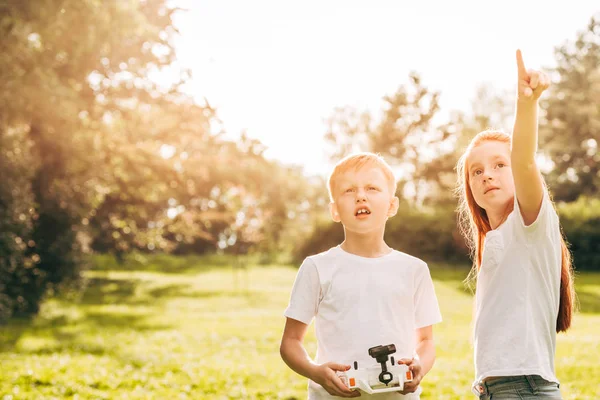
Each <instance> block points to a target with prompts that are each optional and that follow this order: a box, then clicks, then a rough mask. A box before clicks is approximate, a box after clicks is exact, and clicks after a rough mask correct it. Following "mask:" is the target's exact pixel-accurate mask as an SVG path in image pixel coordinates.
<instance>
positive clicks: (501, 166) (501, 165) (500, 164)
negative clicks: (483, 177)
mask: <svg viewBox="0 0 600 400" xmlns="http://www.w3.org/2000/svg"><path fill="white" fill-rule="evenodd" d="M503 167H506V164H504V163H498V168H503Z"/></svg>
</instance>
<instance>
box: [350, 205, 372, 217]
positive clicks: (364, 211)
mask: <svg viewBox="0 0 600 400" xmlns="http://www.w3.org/2000/svg"><path fill="white" fill-rule="evenodd" d="M369 214H371V211H370V210H369V209H368V208H367V207H361V208H359V209H358V210H356V212H355V213H354V216H355V217H358V216H359V215H369Z"/></svg>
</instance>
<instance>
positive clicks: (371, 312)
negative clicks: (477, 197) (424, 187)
mask: <svg viewBox="0 0 600 400" xmlns="http://www.w3.org/2000/svg"><path fill="white" fill-rule="evenodd" d="M395 192H396V180H395V178H394V174H393V172H392V170H391V168H390V166H389V165H388V164H387V163H386V162H385V161H384V160H383V159H382V158H381V157H379V156H378V155H376V154H373V153H358V154H354V155H350V156H348V157H346V158H344V159H343V160H341V161H340V162H339V163H338V164H337V165H336V166H335V168H334V170H333V172H332V173H331V176H330V177H329V195H330V199H331V203H330V212H331V217H332V218H333V220H334V221H335V222H341V223H342V225H343V227H344V235H345V239H344V242H343V243H342V244H341V245H339V246H337V247H334V248H331V249H330V250H328V251H326V252H324V253H321V254H317V255H314V256H311V257H308V258H307V259H306V260H304V262H303V263H302V265H301V266H300V269H299V271H298V275H297V276H296V281H295V283H294V287H293V289H292V293H291V297H290V303H289V306H288V307H287V309H286V310H285V312H284V315H285V316H286V318H287V319H286V324H285V328H284V332H283V337H282V340H281V347H280V352H281V357H282V358H283V360H284V361H285V363H286V364H287V365H288V366H289V367H290V368H291V369H292V370H294V371H296V372H297V373H299V374H300V375H303V376H305V377H307V378H309V385H308V399H310V400H312V399H332V398H334V396H339V397H358V396H360V395H361V393H360V392H359V391H351V390H349V389H348V388H347V387H346V386H345V385H344V383H343V382H342V380H341V379H340V378H339V377H338V376H336V371H346V370H348V369H350V364H351V363H353V362H354V361H357V362H358V365H359V367H360V366H362V367H367V366H371V365H373V364H376V363H377V362H376V361H375V359H373V358H371V357H370V356H369V354H368V349H369V348H371V347H374V346H378V345H387V344H392V343H393V344H394V345H395V346H396V351H397V352H396V353H395V354H394V356H395V358H396V359H397V360H398V363H402V364H407V365H408V366H409V368H410V369H411V370H412V372H413V376H414V378H413V382H412V383H406V384H405V385H404V390H403V391H402V392H391V393H383V394H377V395H373V397H374V398H376V399H379V400H387V399H401V398H402V399H411V400H412V399H419V395H420V393H421V388H420V386H419V382H420V381H421V380H422V379H423V377H424V376H425V374H427V372H429V370H430V369H431V367H432V366H433V363H434V360H435V348H434V343H433V329H432V325H433V324H436V323H438V322H440V321H441V319H442V318H441V315H440V311H439V307H438V303H437V298H436V295H435V291H434V288H433V282H432V280H431V276H430V274H429V269H428V268H427V264H425V263H424V262H423V261H421V260H419V259H417V258H415V257H412V256H409V255H407V254H404V253H401V252H399V251H395V250H393V249H391V248H390V247H388V246H387V244H386V243H385V242H384V240H383V235H384V230H385V223H386V221H387V219H388V218H389V217H392V216H394V215H395V214H396V212H397V210H398V203H399V200H398V198H397V197H395ZM313 317H316V318H315V327H316V335H317V355H316V360H315V361H313V360H312V359H311V358H310V357H309V356H308V354H307V352H306V350H305V349H304V346H303V339H304V336H305V334H306V331H307V329H308V325H309V324H310V322H311V321H312V319H313ZM362 395H363V396H368V395H366V394H365V393H363V394H362Z"/></svg>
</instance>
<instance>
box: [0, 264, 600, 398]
mask: <svg viewBox="0 0 600 400" xmlns="http://www.w3.org/2000/svg"><path fill="white" fill-rule="evenodd" d="M224 260H225V259H214V258H206V259H202V258H197V257H173V256H164V255H160V256H153V255H148V256H144V258H143V259H141V260H138V261H134V260H133V259H131V260H130V259H127V260H125V261H124V263H123V264H122V265H119V264H118V263H117V261H116V260H115V259H114V258H112V259H109V258H108V257H99V258H94V259H93V261H92V263H91V264H92V265H93V268H92V270H91V271H88V272H86V273H85V277H86V279H87V281H88V283H89V288H88V289H87V290H86V291H85V293H84V294H83V296H81V298H80V299H78V300H75V301H74V300H73V299H63V298H55V299H53V300H51V301H48V302H46V303H44V305H43V306H42V308H41V310H40V313H39V315H38V316H36V317H35V318H32V319H12V320H11V321H10V324H9V325H7V326H3V327H0V365H2V374H0V394H1V395H2V396H0V398H3V399H9V398H12V399H39V398H65V399H75V398H79V399H125V398H128V399H153V398H156V399H158V398H170V399H171V398H179V399H199V398H201V399H207V400H208V399H225V398H227V399H288V400H291V399H303V398H306V379H304V378H302V377H301V376H299V375H296V374H295V373H294V372H292V371H291V370H290V369H289V368H288V367H287V366H286V365H285V364H284V363H283V361H282V360H281V358H280V356H279V349H278V348H279V340H280V337H281V333H282V329H283V324H284V317H283V315H282V313H283V310H284V309H285V307H286V305H287V301H288V299H289V291H290V288H291V285H292V284H293V280H294V277H295V274H296V269H295V268H289V267H285V266H276V265H269V266H256V265H253V266H250V267H249V268H248V269H247V271H246V273H245V275H236V274H238V273H239V272H240V271H236V270H235V269H234V268H233V267H232V265H231V264H230V265H226V266H225V268H224V266H223V265H220V264H215V263H214V262H219V261H220V262H223V261H224ZM229 261H231V259H230V260H229ZM184 265H187V266H188V267H189V268H187V269H182V266H184ZM467 272H468V266H466V265H464V264H452V265H448V264H444V263H439V264H432V265H431V273H432V276H433V279H434V283H435V287H436V292H437V295H438V297H439V302H440V306H441V308H442V314H443V316H444V321H443V322H442V323H441V324H439V325H437V326H436V327H435V329H434V331H435V337H436V348H437V360H436V364H435V366H434V368H433V370H432V371H431V372H430V373H429V374H428V375H427V377H426V378H425V380H424V382H423V387H424V395H423V396H422V398H423V399H438V400H443V399H466V398H470V396H471V394H470V392H469V387H470V386H469V385H470V383H471V380H472V378H473V366H472V355H471V353H472V348H471V344H470V339H469V338H470V332H471V328H470V321H471V310H472V297H471V294H470V292H469V291H467V290H465V289H464V286H463V285H462V280H463V279H464V278H465V276H466V274H467ZM577 289H578V294H579V298H580V302H581V312H580V313H578V314H576V315H575V319H574V325H573V328H572V329H571V330H570V331H569V332H568V333H567V334H561V335H559V336H558V344H557V358H556V368H557V374H558V377H559V379H560V380H561V382H562V383H561V390H562V393H563V398H564V399H567V400H568V399H577V400H591V399H595V398H596V397H595V396H597V385H596V383H597V382H596V377H597V376H599V374H600V367H599V366H598V364H597V359H598V357H599V356H600V347H599V346H600V345H599V344H598V341H597V326H598V324H599V323H600V315H599V312H600V310H599V309H598V304H599V302H598V299H599V297H600V275H599V274H598V273H580V274H578V276H577ZM306 344H307V348H308V351H309V352H310V353H311V354H314V351H315V346H316V343H315V336H314V331H313V327H311V328H310V330H309V334H308V335H307V339H306ZM10 396H12V397H10Z"/></svg>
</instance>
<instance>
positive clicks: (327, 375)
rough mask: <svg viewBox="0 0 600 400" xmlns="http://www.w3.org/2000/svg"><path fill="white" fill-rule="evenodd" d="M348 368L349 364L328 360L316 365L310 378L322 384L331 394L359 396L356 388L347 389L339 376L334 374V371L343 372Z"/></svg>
mask: <svg viewBox="0 0 600 400" xmlns="http://www.w3.org/2000/svg"><path fill="white" fill-rule="evenodd" d="M349 369H350V366H349V365H344V364H338V363H334V362H328V363H325V364H321V365H319V366H317V367H316V369H315V372H314V374H313V376H312V377H311V379H312V380H313V381H314V382H315V383H318V384H319V385H321V386H323V388H324V389H325V390H326V391H327V393H329V394H330V395H332V396H339V397H359V396H360V392H359V391H358V390H350V389H348V387H347V386H346V385H345V384H344V382H342V380H341V379H340V377H339V376H337V375H336V374H335V373H336V371H342V372H344V371H348V370H349Z"/></svg>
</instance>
